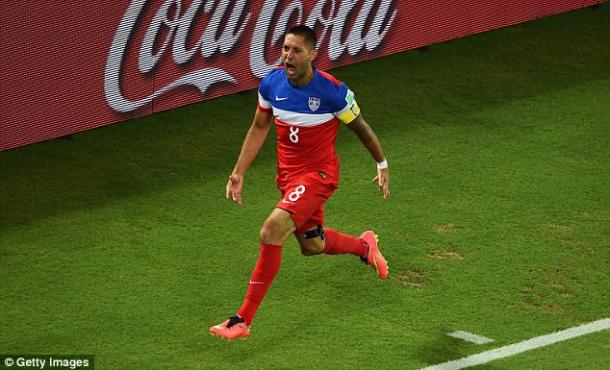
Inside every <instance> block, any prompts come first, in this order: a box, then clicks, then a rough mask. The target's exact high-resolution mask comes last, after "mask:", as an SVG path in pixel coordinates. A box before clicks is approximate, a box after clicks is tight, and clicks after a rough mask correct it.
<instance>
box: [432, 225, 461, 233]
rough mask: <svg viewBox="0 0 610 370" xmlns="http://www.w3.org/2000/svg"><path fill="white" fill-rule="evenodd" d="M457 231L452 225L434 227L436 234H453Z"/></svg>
mask: <svg viewBox="0 0 610 370" xmlns="http://www.w3.org/2000/svg"><path fill="white" fill-rule="evenodd" d="M456 231H457V226H455V225H454V224H445V225H439V226H437V227H436V232H437V233H439V234H453V233H455V232H456Z"/></svg>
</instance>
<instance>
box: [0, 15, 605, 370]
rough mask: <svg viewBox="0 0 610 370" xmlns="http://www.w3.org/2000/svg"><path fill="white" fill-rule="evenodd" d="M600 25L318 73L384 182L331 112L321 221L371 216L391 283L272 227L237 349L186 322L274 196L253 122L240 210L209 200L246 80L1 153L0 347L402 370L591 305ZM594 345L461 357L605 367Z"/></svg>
mask: <svg viewBox="0 0 610 370" xmlns="http://www.w3.org/2000/svg"><path fill="white" fill-rule="evenodd" d="M609 24H610V7H608V6H602V7H601V8H600V9H598V10H596V11H591V10H587V9H585V10H580V11H576V12H571V13H568V14H563V15H559V16H555V17H551V18H546V19H541V20H537V21H535V22H530V23H527V24H523V25H519V26H515V27H510V28H505V29H502V30H498V31H493V32H489V33H485V34H480V35H476V36H472V37H468V38H464V39H460V40H455V41H451V42H447V43H444V44H440V45H434V46H432V47H431V48H430V49H429V51H428V52H420V51H410V52H407V53H401V54H397V55H393V56H390V57H387V58H382V59H378V60H374V61H369V62H365V63H360V64H357V65H354V66H349V67H345V68H341V69H338V70H335V71H333V74H335V75H336V76H337V77H338V78H340V79H342V80H344V81H346V82H347V83H348V85H349V86H350V87H351V88H352V89H353V90H354V91H355V92H356V93H357V98H358V101H359V103H360V105H361V107H362V111H363V114H364V116H365V118H366V119H367V121H368V122H369V123H370V124H371V125H372V126H373V127H374V129H375V131H376V132H377V134H378V135H379V136H380V138H381V141H382V143H383V146H384V149H385V151H386V154H387V156H388V160H389V163H390V169H391V191H392V196H391V198H390V200H388V201H383V199H382V198H381V196H380V195H379V194H377V193H376V189H375V187H374V186H373V185H372V184H371V183H370V180H371V178H372V177H373V176H374V174H375V166H374V162H373V161H372V159H370V157H369V155H368V153H367V152H366V150H365V149H364V148H363V147H362V146H361V145H360V143H359V142H358V140H357V138H356V137H355V136H354V135H353V134H352V133H351V132H349V130H345V129H344V130H342V132H341V134H340V137H339V142H338V153H339V155H340V157H341V159H342V178H341V186H340V188H339V190H338V191H337V192H336V193H335V195H334V196H333V198H332V199H331V200H330V201H329V202H328V204H327V207H326V210H327V224H328V225H329V226H332V227H335V228H337V229H340V230H342V231H344V232H348V233H353V234H359V233H360V232H361V231H362V230H364V229H367V228H372V229H374V230H376V231H377V232H378V233H379V234H380V237H381V248H382V250H383V252H384V254H385V255H386V257H387V259H388V260H389V263H390V278H389V280H387V281H379V280H378V279H377V278H376V276H375V273H374V272H373V271H372V270H370V269H369V268H367V267H365V266H364V265H362V264H361V263H360V262H359V261H358V259H357V258H355V257H350V256H334V257H331V256H316V257H307V258H306V257H302V256H301V255H300V254H299V252H298V250H297V247H296V243H295V242H294V241H293V240H290V241H289V242H288V243H287V244H286V245H285V248H284V253H283V263H282V268H281V270H280V273H279V275H278V277H277V279H276V281H275V282H274V284H273V287H272V288H271V290H270V291H269V294H268V295H267V298H266V299H265V301H264V303H263V304H262V306H261V309H260V311H259V314H258V316H257V318H256V321H255V323H254V325H253V327H252V337H251V338H250V339H249V340H247V341H243V342H242V341H240V342H235V343H226V342H222V341H220V340H218V339H217V338H213V337H211V336H210V335H209V334H208V332H207V330H208V328H209V327H210V326H211V325H214V324H217V323H218V322H220V321H222V320H224V319H225V318H226V316H228V315H231V314H233V313H234V312H235V310H236V309H237V308H238V307H239V304H240V303H241V301H242V299H243V296H244V292H245V290H246V287H247V281H248V277H249V274H250V272H251V270H252V268H253V266H254V263H255V261H256V256H257V254H258V229H259V227H260V225H261V223H262V221H263V220H264V219H265V217H266V216H267V215H268V213H269V212H270V211H271V209H272V207H273V205H274V204H275V202H276V200H277V197H278V193H277V190H276V189H275V187H274V182H273V179H274V175H275V153H274V137H273V135H272V137H270V138H269V139H268V140H267V143H266V144H265V147H264V148H263V150H262V152H261V153H260V155H259V157H258V158H257V160H256V161H255V162H254V165H253V167H252V168H251V170H250V172H249V173H248V175H247V177H246V186H245V190H244V200H245V205H244V206H243V207H242V208H239V207H236V206H234V205H233V204H230V203H229V202H228V201H226V200H225V199H224V186H225V184H226V178H227V176H228V175H229V173H230V171H231V169H232V167H233V165H234V162H235V160H236V158H237V155H238V153H239V149H240V146H241V143H242V139H243V136H244V134H245V132H246V130H247V128H248V126H249V124H250V122H251V118H252V114H253V112H254V109H255V104H256V103H255V102H256V92H255V91H250V92H247V93H244V94H240V95H234V96H229V97H225V98H221V99H217V100H214V101H208V102H204V103H201V104H197V105H192V106H188V107H184V108H181V109H177V110H173V111H168V112H164V113H160V114H157V115H154V116H150V117H145V118H142V119H138V120H133V121H130V122H128V123H123V124H117V125H113V126H110V127H107V128H103V129H98V130H94V131H90V132H86V133H81V134H78V135H75V136H74V137H73V139H72V140H54V141H50V142H46V143H41V144H36V145H32V146H28V147H24V148H19V149H16V150H11V151H8V152H4V153H1V154H0V173H2V176H1V178H0V194H2V195H1V196H0V264H1V266H2V269H1V270H0V281H1V282H2V284H0V296H1V297H2V299H1V300H0V333H1V335H0V353H55V354H75V353H81V354H93V355H95V365H96V368H98V369H202V368H210V369H212V368H241V369H269V368H303V369H309V368H346V369H354V368H401V369H417V368H421V367H425V366H428V365H431V364H436V363H441V362H445V361H449V360H453V359H457V358H460V357H463V356H467V355H470V354H474V353H479V352H483V351H485V350H489V349H493V348H497V347H500V346H503V345H506V344H510V343H516V342H520V341H522V340H525V339H529V338H532V337H536V336H539V335H543V334H547V333H551V332H553V331H557V330H561V329H564V328H568V327H572V326H576V325H578V324H580V323H585V322H590V321H594V320H597V319H601V318H605V317H610V308H609V307H610V305H609V303H610V297H609V296H610V276H609V273H610V230H609V224H610V161H609V160H610V44H609V40H610V28H609V27H608V25H609ZM455 330H464V331H468V332H472V333H476V334H479V335H484V336H486V337H489V338H492V339H494V340H495V342H493V343H490V344H485V345H476V344H472V343H468V342H464V341H460V340H458V339H454V338H450V337H448V336H447V335H446V334H447V333H449V332H452V331H455ZM609 345H610V332H608V331H604V332H601V333H597V334H592V335H588V336H583V337H580V338H577V339H572V340H570V341H569V342H563V343H558V344H556V345H553V346H549V347H545V348H542V349H538V350H534V351H531V352H526V353H523V354H520V355H517V356H514V357H510V358H506V359H502V360H497V361H494V362H491V363H489V364H487V365H483V366H480V367H479V368H489V369H491V368H494V369H540V368H544V369H604V368H607V364H608V363H609V360H610V354H609V347H608V346H609ZM0 366H2V365H0Z"/></svg>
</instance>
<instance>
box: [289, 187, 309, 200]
mask: <svg viewBox="0 0 610 370" xmlns="http://www.w3.org/2000/svg"><path fill="white" fill-rule="evenodd" d="M303 193H305V185H299V186H297V187H296V188H295V189H294V191H293V192H291V193H290V194H288V200H289V201H291V202H296V201H297V200H299V198H300V197H301V195H303Z"/></svg>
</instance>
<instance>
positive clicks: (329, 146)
mask: <svg viewBox="0 0 610 370" xmlns="http://www.w3.org/2000/svg"><path fill="white" fill-rule="evenodd" d="M275 127H276V132H277V153H278V163H277V165H278V177H277V182H278V185H279V186H280V187H281V186H283V185H285V184H287V183H289V182H290V181H292V180H293V179H295V178H297V177H299V176H300V175H303V174H306V173H310V172H323V173H324V174H325V176H327V177H328V180H329V182H330V183H331V184H333V185H334V186H337V185H338V183H339V157H337V153H336V152H335V144H336V142H337V133H338V131H339V128H340V125H339V120H338V119H337V118H333V119H331V120H330V121H328V122H327V123H324V124H321V125H317V126H307V127H304V126H293V125H290V124H288V123H286V122H282V121H280V120H278V119H276V120H275Z"/></svg>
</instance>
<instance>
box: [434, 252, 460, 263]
mask: <svg viewBox="0 0 610 370" xmlns="http://www.w3.org/2000/svg"><path fill="white" fill-rule="evenodd" d="M428 257H430V258H434V259H437V260H458V261H461V260H463V259H464V256H462V255H461V254H459V253H458V252H456V251H434V252H432V253H430V254H429V255H428Z"/></svg>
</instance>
